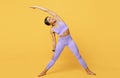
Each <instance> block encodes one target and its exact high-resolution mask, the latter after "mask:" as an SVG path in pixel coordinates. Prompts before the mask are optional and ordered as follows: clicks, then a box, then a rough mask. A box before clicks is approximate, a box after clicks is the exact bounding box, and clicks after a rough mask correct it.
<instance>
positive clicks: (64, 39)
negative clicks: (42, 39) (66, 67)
mask: <svg viewBox="0 0 120 78" xmlns="http://www.w3.org/2000/svg"><path fill="white" fill-rule="evenodd" d="M30 8H33V9H36V8H37V9H40V10H42V11H44V12H47V13H48V14H50V15H52V16H53V17H49V16H47V17H46V18H45V20H44V23H45V24H46V25H47V26H51V29H50V33H51V36H52V40H53V44H52V45H53V50H52V51H53V52H54V55H53V58H52V59H51V61H50V62H49V63H48V65H47V66H46V68H45V69H44V70H43V71H42V72H41V73H40V74H39V75H38V77H41V76H44V75H46V72H47V71H48V70H49V69H50V68H51V67H52V66H53V65H54V64H55V62H56V60H57V59H58V57H59V55H60V54H61V52H62V51H63V49H64V47H65V46H68V47H69V49H70V50H71V51H72V52H73V54H74V55H75V56H76V58H77V59H78V61H79V63H80V64H81V65H82V66H83V68H84V69H85V71H86V72H87V74H89V75H96V74H95V73H93V72H92V71H91V70H90V69H89V68H88V66H87V65H86V63H85V61H84V60H83V58H82V57H81V55H80V53H79V49H78V47H77V45H76V43H75V42H74V41H73V39H72V37H71V35H70V31H69V28H68V27H67V25H66V24H65V23H64V21H63V20H62V19H61V18H60V17H59V16H58V15H57V14H56V13H55V12H53V11H51V10H49V9H47V8H43V7H41V6H32V7H30ZM55 33H56V34H58V36H59V39H58V43H57V45H56V37H55Z"/></svg>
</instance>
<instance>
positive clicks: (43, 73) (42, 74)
mask: <svg viewBox="0 0 120 78" xmlns="http://www.w3.org/2000/svg"><path fill="white" fill-rule="evenodd" d="M44 75H46V73H45V72H42V73H40V74H39V75H38V77H41V76H44Z"/></svg>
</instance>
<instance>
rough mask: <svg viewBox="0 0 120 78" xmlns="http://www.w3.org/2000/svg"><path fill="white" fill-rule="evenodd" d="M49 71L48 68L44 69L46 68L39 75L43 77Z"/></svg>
mask: <svg viewBox="0 0 120 78" xmlns="http://www.w3.org/2000/svg"><path fill="white" fill-rule="evenodd" d="M47 71H48V70H47V69H44V70H43V71H42V72H41V73H40V74H39V75H38V77H41V76H44V75H46V72H47Z"/></svg>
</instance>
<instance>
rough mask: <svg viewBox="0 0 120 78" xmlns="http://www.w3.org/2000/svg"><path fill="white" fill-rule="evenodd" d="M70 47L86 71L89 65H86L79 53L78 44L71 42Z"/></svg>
mask: <svg viewBox="0 0 120 78" xmlns="http://www.w3.org/2000/svg"><path fill="white" fill-rule="evenodd" d="M68 47H69V49H70V50H71V51H72V52H73V54H74V55H75V56H76V58H77V59H78V61H79V63H80V64H81V65H82V66H83V67H84V68H85V69H86V68H87V64H86V63H85V61H84V60H83V58H82V57H81V55H80V53H79V49H78V47H77V45H76V43H75V42H74V41H73V40H70V41H69V43H68Z"/></svg>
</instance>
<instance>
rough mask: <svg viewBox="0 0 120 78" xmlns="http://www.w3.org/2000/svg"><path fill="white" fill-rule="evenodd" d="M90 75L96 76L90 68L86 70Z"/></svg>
mask: <svg viewBox="0 0 120 78" xmlns="http://www.w3.org/2000/svg"><path fill="white" fill-rule="evenodd" d="M85 70H86V72H87V74H88V75H96V74H95V73H94V72H92V71H91V70H90V69H89V68H87V69H85Z"/></svg>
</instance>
